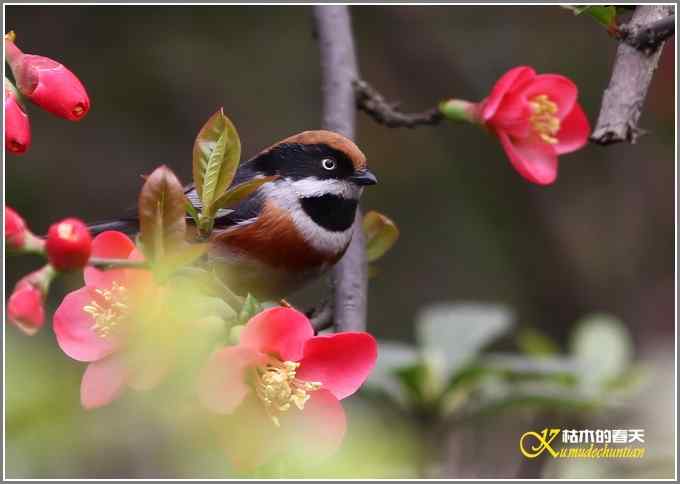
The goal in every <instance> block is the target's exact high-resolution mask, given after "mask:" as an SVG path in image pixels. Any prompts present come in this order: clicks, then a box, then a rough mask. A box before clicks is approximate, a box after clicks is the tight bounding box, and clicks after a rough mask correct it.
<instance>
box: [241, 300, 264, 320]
mask: <svg viewBox="0 0 680 484" xmlns="http://www.w3.org/2000/svg"><path fill="white" fill-rule="evenodd" d="M260 312H262V305H261V304H260V303H259V302H258V301H257V299H255V298H254V297H253V296H252V295H251V294H248V295H247V296H246V300H245V301H244V302H243V306H242V307H241V311H240V312H239V315H238V320H239V323H240V324H246V323H247V322H248V320H249V319H250V318H252V317H253V316H255V315H256V314H258V313H260Z"/></svg>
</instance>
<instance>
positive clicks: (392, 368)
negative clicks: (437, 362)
mask: <svg viewBox="0 0 680 484" xmlns="http://www.w3.org/2000/svg"><path fill="white" fill-rule="evenodd" d="M418 361H419V356H418V351H417V350H416V348H415V347H413V346H411V345H407V344H404V343H397V342H388V341H380V342H379V345H378V359H377V360H376V363H375V367H374V368H373V371H371V374H370V375H369V377H368V379H367V380H366V385H368V386H369V387H373V388H377V389H380V390H382V391H384V392H385V393H386V394H387V395H389V396H390V397H391V398H392V399H393V400H394V401H396V402H398V403H400V404H401V405H405V404H406V403H407V398H406V397H407V396H406V394H405V393H404V391H403V388H402V386H401V384H400V382H399V379H398V378H397V372H398V371H399V370H401V369H403V368H407V367H412V366H414V365H416V364H417V363H418Z"/></svg>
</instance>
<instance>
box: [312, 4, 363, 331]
mask: <svg viewBox="0 0 680 484" xmlns="http://www.w3.org/2000/svg"><path fill="white" fill-rule="evenodd" d="M314 20H315V22H316V31H317V34H318V39H319V51H320V60H321V77H322V79H321V82H322V86H321V90H322V94H323V120H322V125H323V127H324V128H326V129H329V130H331V131H336V132H338V133H340V134H343V135H345V136H347V137H348V138H353V137H354V120H355V115H356V108H355V101H354V88H353V86H352V83H353V82H354V81H355V80H356V79H358V78H359V73H358V67H357V59H356V54H355V52H354V38H353V36H352V27H351V24H350V15H349V9H348V8H347V6H344V5H316V6H314ZM333 286H334V292H335V294H334V304H333V306H334V309H333V321H334V322H335V328H336V330H337V331H362V330H365V329H366V293H367V289H368V278H367V273H366V248H365V244H364V232H363V230H362V228H361V210H359V209H357V215H356V220H355V221H354V235H353V237H352V241H351V242H350V245H349V247H348V248H347V252H345V255H344V256H343V258H342V259H340V262H338V264H337V265H336V266H335V269H334V270H333Z"/></svg>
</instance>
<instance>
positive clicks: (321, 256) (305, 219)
mask: <svg viewBox="0 0 680 484" xmlns="http://www.w3.org/2000/svg"><path fill="white" fill-rule="evenodd" d="M274 175H275V176H277V177H278V178H277V179H275V180H273V181H271V182H268V183H265V184H263V185H262V186H260V187H259V188H258V189H257V190H256V191H255V192H253V194H251V195H250V196H249V197H247V198H245V199H243V200H241V201H240V203H239V204H238V205H236V206H235V207H233V209H232V210H230V211H228V210H221V211H218V213H217V217H216V219H215V226H214V230H213V232H212V234H211V235H210V238H209V244H210V249H209V251H208V254H209V258H210V262H211V263H214V267H215V269H216V271H217V273H218V274H219V276H220V277H221V278H222V279H223V281H224V282H225V283H226V284H227V286H228V287H229V288H230V289H232V290H233V291H234V292H236V293H237V294H240V295H245V294H247V293H250V294H252V295H253V296H255V297H256V298H258V299H260V300H277V299H280V298H284V297H287V296H288V295H290V294H291V293H293V292H295V291H297V290H298V289H300V288H301V287H303V286H304V285H306V284H307V283H309V282H311V281H313V280H314V279H316V278H318V277H320V276H321V275H323V274H324V273H326V272H327V271H328V270H329V269H330V268H332V267H333V265H335V263H337V262H338V261H339V260H340V258H341V257H342V256H343V254H344V253H345V250H346V249H347V247H348V245H349V243H350V241H351V240H352V232H353V222H354V219H355V215H356V209H357V205H358V203H359V198H360V197H361V194H362V192H363V188H364V186H367V185H374V184H375V183H377V179H376V177H375V175H373V173H371V172H370V171H369V170H368V168H367V167H366V157H365V156H364V154H363V153H362V152H361V150H360V149H359V148H358V147H357V146H356V145H355V144H354V143H353V142H352V141H351V140H349V139H348V138H346V137H344V136H342V135H340V134H338V133H334V132H332V131H322V130H320V131H305V132H302V133H299V134H296V135H293V136H290V137H288V138H286V139H284V140H282V141H280V142H278V143H276V144H274V145H272V146H270V147H269V148H267V149H265V150H263V151H262V152H260V153H259V154H258V155H257V156H255V157H254V158H252V159H250V160H248V161H246V162H244V163H242V164H241V165H240V166H239V168H238V170H237V172H236V176H235V177H234V180H233V181H232V186H233V185H237V184H240V183H243V182H246V181H248V180H250V179H253V178H257V177H265V176H274ZM185 194H186V196H187V198H188V199H189V200H190V201H191V203H192V204H193V205H194V207H196V208H197V209H199V210H200V209H201V203H200V199H199V197H198V193H197V192H196V190H195V189H194V187H193V186H192V185H190V186H188V187H187V188H186V189H185ZM137 227H138V223H137V221H136V220H133V219H126V220H125V221H122V220H121V221H116V222H109V223H103V224H98V225H93V226H91V230H92V231H93V232H94V233H98V232H101V231H104V230H111V229H113V230H124V229H127V231H128V232H129V231H130V229H133V231H134V230H138V228H137Z"/></svg>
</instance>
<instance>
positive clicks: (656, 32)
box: [619, 15, 675, 55]
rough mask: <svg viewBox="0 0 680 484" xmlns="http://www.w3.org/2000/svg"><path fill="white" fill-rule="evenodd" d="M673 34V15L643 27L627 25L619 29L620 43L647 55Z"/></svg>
mask: <svg viewBox="0 0 680 484" xmlns="http://www.w3.org/2000/svg"><path fill="white" fill-rule="evenodd" d="M673 34H675V15H669V16H667V17H665V18H662V19H661V20H657V21H656V22H652V23H650V24H648V25H644V26H635V25H630V24H627V25H623V26H621V27H620V28H619V35H620V39H621V41H623V42H625V43H626V44H628V45H630V46H631V47H635V48H636V49H638V50H641V51H643V52H645V53H646V54H648V55H649V54H651V53H652V52H654V50H656V48H657V47H659V45H660V44H661V43H663V42H664V41H665V40H666V39H667V38H669V37H670V36H672V35H673Z"/></svg>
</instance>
